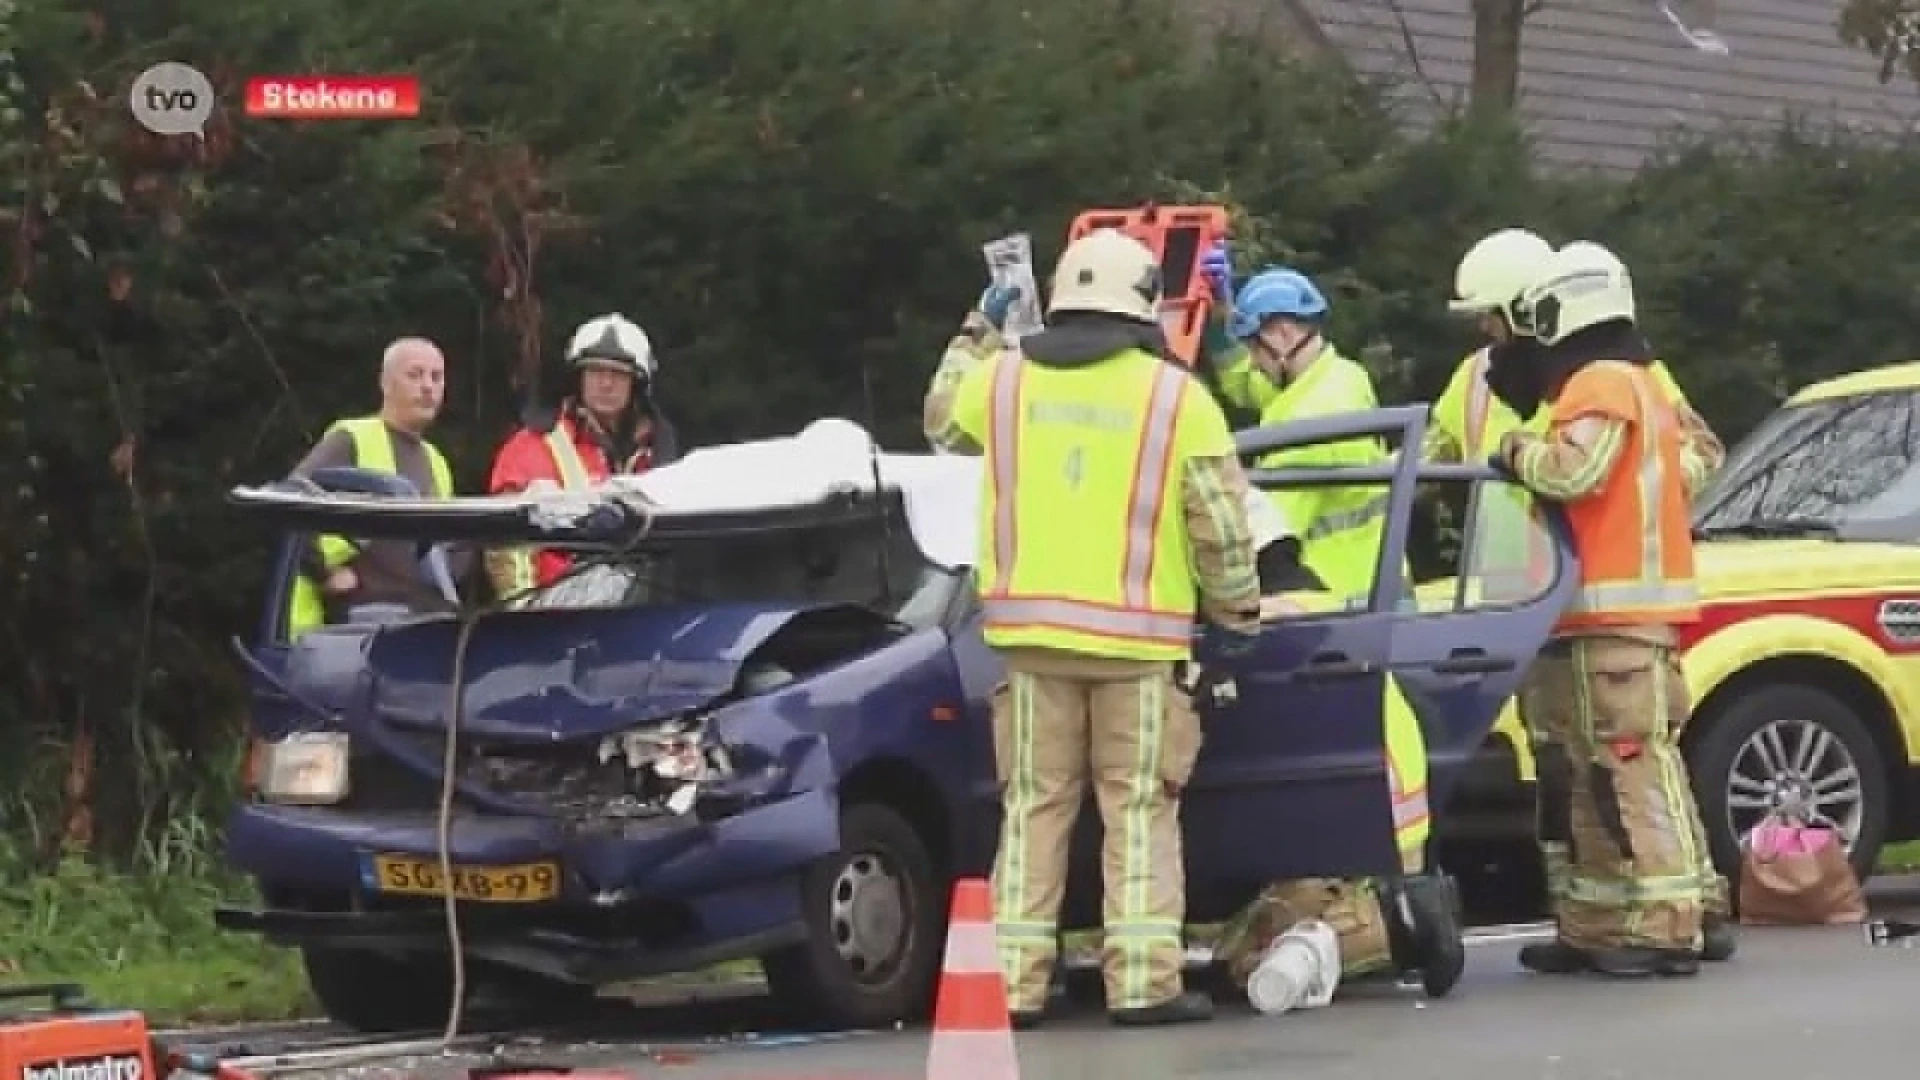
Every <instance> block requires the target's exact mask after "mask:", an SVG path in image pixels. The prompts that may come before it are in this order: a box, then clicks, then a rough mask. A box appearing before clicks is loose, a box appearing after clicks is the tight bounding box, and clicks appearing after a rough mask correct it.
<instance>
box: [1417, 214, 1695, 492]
mask: <svg viewBox="0 0 1920 1080" xmlns="http://www.w3.org/2000/svg"><path fill="white" fill-rule="evenodd" d="M1574 243H1575V244H1583V245H1584V244H1585V243H1586V241H1581V240H1576V241H1574ZM1569 246H1572V245H1569ZM1600 250H1601V251H1604V250H1605V249H1600ZM1552 252H1553V247H1552V245H1550V244H1548V243H1547V241H1546V240H1544V239H1542V238H1541V237H1540V236H1538V235H1536V234H1534V233H1531V232H1528V231H1527V230H1525V229H1500V230H1498V231H1496V232H1493V233H1490V234H1488V235H1487V236H1485V237H1483V238H1481V240H1480V241H1479V242H1478V243H1476V244H1474V245H1473V247H1471V248H1469V249H1467V253H1466V254H1465V255H1464V256H1462V257H1461V259H1460V265H1459V266H1458V268H1457V269H1455V271H1454V278H1453V299H1451V300H1449V301H1448V302H1447V309H1448V310H1449V311H1451V312H1453V313H1454V314H1456V315H1467V316H1471V317H1472V318H1474V319H1475V320H1477V322H1478V325H1479V329H1480V332H1481V333H1482V334H1483V335H1485V336H1486V338H1487V344H1486V345H1485V346H1483V347H1481V348H1479V349H1476V350H1474V351H1473V352H1471V353H1469V354H1467V356H1466V357H1465V358H1464V359H1462V360H1461V361H1460V366H1459V367H1456V368H1455V369H1454V371H1453V377H1452V378H1451V379H1449V380H1448V381H1447V387H1446V389H1445V390H1444V391H1442V393H1441V395H1440V400H1439V401H1437V402H1435V403H1434V406H1433V420H1432V426H1431V427H1429V428H1428V429H1427V440H1426V447H1425V450H1426V456H1427V457H1428V458H1429V459H1431V460H1434V461H1480V460H1483V459H1484V458H1485V457H1486V456H1487V454H1489V453H1490V452H1492V450H1493V449H1494V448H1495V447H1497V446H1499V445H1500V440H1501V439H1502V438H1503V437H1505V436H1506V434H1507V433H1508V432H1510V431H1514V430H1517V429H1519V428H1521V427H1523V426H1524V427H1527V428H1529V429H1530V430H1533V431H1539V430H1542V425H1544V423H1545V422H1546V416H1547V413H1546V410H1544V409H1542V408H1540V404H1539V400H1538V391H1537V390H1529V389H1528V388H1527V387H1525V386H1517V387H1515V390H1517V391H1518V392H1519V394H1518V396H1520V397H1521V402H1520V403H1521V405H1523V406H1524V405H1526V404H1529V403H1531V404H1532V405H1533V409H1532V410H1531V411H1530V412H1528V413H1527V414H1526V416H1527V419H1526V420H1525V421H1524V422H1523V421H1522V420H1521V415H1520V414H1519V413H1516V412H1515V411H1514V408H1513V406H1511V405H1508V404H1507V403H1506V402H1505V401H1503V400H1501V399H1500V398H1499V397H1497V396H1495V395H1493V394H1492V393H1491V392H1490V391H1489V390H1488V388H1487V381H1486V374H1487V363H1488V360H1489V358H1490V356H1491V355H1492V351H1493V350H1494V349H1496V348H1498V347H1500V346H1501V345H1503V344H1507V343H1510V342H1512V340H1513V335H1512V331H1511V328H1510V327H1509V326H1508V325H1507V322H1506V317H1505V315H1504V314H1503V312H1504V311H1505V307H1506V304H1507V303H1508V301H1510V300H1512V299H1513V297H1514V295H1515V294H1516V293H1517V292H1518V291H1519V283H1520V282H1521V281H1523V280H1524V279H1525V277H1526V275H1527V274H1528V273H1529V272H1530V271H1531V270H1533V269H1534V268H1535V267H1537V266H1538V265H1539V263H1540V261H1541V260H1542V259H1544V258H1546V257H1547V256H1548V255H1550V254H1552ZM1603 257H1605V256H1603ZM1649 370H1650V371H1651V373H1652V375H1653V377H1654V379H1655V380H1657V381H1658V383H1659V387H1660V390H1661V392H1662V393H1663V394H1665V395H1666V398H1667V400H1668V401H1670V402H1672V403H1673V406H1674V408H1675V410H1676V411H1677V412H1678V413H1679V416H1680V422H1681V431H1682V433H1683V435H1684V437H1685V446H1684V450H1685V453H1686V458H1685V462H1684V464H1685V469H1686V480H1687V492H1688V494H1689V495H1690V496H1691V495H1693V494H1696V493H1698V491H1699V490H1700V489H1701V488H1702V487H1704V486H1705V485H1706V481H1707V479H1708V478H1709V477H1711V476H1712V475H1713V473H1714V472H1715V471H1716V470H1718V469H1719V467H1720V464H1721V462H1722V461H1724V460H1725V459H1726V447H1725V446H1723V445H1722V444H1721V442H1720V439H1719V437H1718V436H1716V435H1715V434H1714V433H1713V428H1712V427H1710V426H1708V424H1707V422H1706V420H1704V419H1702V418H1701V416H1700V414H1699V413H1698V412H1697V411H1695V409H1694V408H1693V405H1692V403H1690V402H1689V401H1688V400H1687V395H1686V393H1685V391H1683V390H1681V389H1680V384H1679V383H1678V382H1677V381H1675V379H1674V377H1673V372H1671V371H1670V370H1668V368H1667V365H1666V364H1665V363H1664V362H1663V361H1661V360H1658V359H1655V360H1653V361H1652V362H1651V364H1650V365H1649Z"/></svg>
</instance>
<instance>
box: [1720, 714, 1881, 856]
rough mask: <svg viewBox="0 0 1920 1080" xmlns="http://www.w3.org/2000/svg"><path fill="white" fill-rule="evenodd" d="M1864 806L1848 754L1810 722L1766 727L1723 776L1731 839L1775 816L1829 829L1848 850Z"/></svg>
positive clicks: (1837, 739)
mask: <svg viewBox="0 0 1920 1080" xmlns="http://www.w3.org/2000/svg"><path fill="white" fill-rule="evenodd" d="M1865 805H1866V785H1865V783H1864V782H1863V781H1862V779H1861V774H1860V763H1859V762H1858V761H1855V760H1854V756H1853V752H1852V751H1851V750H1849V749H1848V748H1847V744H1846V743H1845V742H1843V741H1842V740H1841V739H1840V737H1839V736H1837V735H1835V734H1834V733H1833V732H1832V731H1830V730H1828V729H1827V728H1826V727H1825V726H1824V725H1822V724H1817V723H1814V722H1812V721H1810V720H1805V719H1799V718H1783V719H1779V720H1774V721H1771V722H1770V723H1767V724H1765V725H1764V726H1762V727H1761V728H1760V729H1759V730H1758V731H1755V732H1754V733H1753V734H1752V735H1750V736H1748V737H1747V739H1746V741H1745V742H1743V743H1741V744H1740V748H1739V749H1738V750H1736V751H1735V752H1734V756H1733V767H1732V768H1731V769H1729V770H1728V772H1727V816H1728V818H1729V824H1731V825H1732V827H1733V831H1734V835H1735V836H1744V835H1745V834H1746V832H1747V830H1749V829H1751V828H1753V827H1754V826H1755V825H1757V824H1759V823H1760V821H1761V820H1762V819H1764V818H1765V817H1766V816H1767V814H1769V813H1775V812H1777V813H1781V814H1787V815H1793V816H1796V817H1799V818H1802V819H1804V820H1806V821H1808V822H1811V823H1812V824H1815V825H1825V826H1827V827H1829V828H1832V829H1834V830H1835V831H1837V832H1838V833H1839V834H1840V837H1841V839H1842V840H1844V841H1845V843H1846V847H1847V850H1849V851H1852V850H1853V847H1854V844H1855V842H1856V841H1858V840H1859V838H1860V827H1861V823H1862V820H1863V818H1864V811H1865Z"/></svg>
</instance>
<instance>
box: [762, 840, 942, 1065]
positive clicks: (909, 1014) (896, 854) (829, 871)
mask: <svg viewBox="0 0 1920 1080" xmlns="http://www.w3.org/2000/svg"><path fill="white" fill-rule="evenodd" d="M944 886H945V883H944V882H943V881H940V880H939V879H938V878H937V875H936V874H935V871H934V868H933V860H932V858H931V857H930V856H929V855H928V854H927V848H926V845H925V844H924V843H923V842H922V841H921V839H920V835H919V833H917V832H915V831H914V828H913V826H912V825H911V824H909V823H908V822H907V820H906V819H905V818H903V817H901V816H900V815H899V814H898V813H895V812H894V811H893V810H891V809H889V808H888V807H885V806H881V805H878V804H875V803H865V804H861V805H857V806H852V807H848V808H847V810H846V811H845V812H844V813H843V814H842V815H841V818H840V850H839V851H838V852H836V853H835V854H833V855H831V856H829V857H827V858H825V859H822V860H821V861H819V862H818V863H815V864H814V865H813V866H812V867H811V868H809V869H808V871H807V874H806V878H805V880H804V881H803V882H802V884H801V904H802V905H803V910H804V912H805V918H806V923H807V940H806V941H804V942H802V943H800V944H798V945H794V946H790V947H788V948H785V949H781V950H779V951H778V952H773V953H769V954H767V955H766V956H765V957H763V958H762V959H761V966H762V968H763V969H764V970H765V972H766V977H767V986H768V989H770V990H771V991H772V992H773V994H774V997H775V998H776V999H778V1000H779V1001H780V1002H781V1004H782V1005H783V1006H785V1007H786V1008H787V1009H789V1010H791V1011H793V1012H796V1013H798V1014H800V1015H802V1016H805V1017H806V1018H808V1019H811V1020H817V1021H819V1022H821V1023H825V1024H831V1025H833V1026H836V1027H882V1026H886V1025H890V1024H893V1023H895V1022H901V1021H907V1020H912V1019H917V1018H918V1017H919V1016H920V1015H921V1014H922V1013H923V1012H924V1011H925V1010H926V1007H927V1005H928V1003H929V1001H930V1000H931V998H932V991H933V983H934V979H935V977H936V976H937V975H938V973H939V968H940V956H941V950H942V948H943V947H944V945H945V941H946V935H945V932H944V930H945V923H946V914H947V913H946V897H945V896H944V895H943V891H944Z"/></svg>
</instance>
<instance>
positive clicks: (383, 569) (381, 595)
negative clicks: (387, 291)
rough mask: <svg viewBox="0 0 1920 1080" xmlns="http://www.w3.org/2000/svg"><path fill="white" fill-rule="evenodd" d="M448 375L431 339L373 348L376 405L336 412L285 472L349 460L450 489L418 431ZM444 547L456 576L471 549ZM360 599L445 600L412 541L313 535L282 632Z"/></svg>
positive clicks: (436, 605)
mask: <svg viewBox="0 0 1920 1080" xmlns="http://www.w3.org/2000/svg"><path fill="white" fill-rule="evenodd" d="M446 379H447V365H446V358H445V357H444V356H442V355H441V353H440V348H439V346H437V345H435V344H434V343H433V342H431V341H428V340H427V339H425V338H419V337H403V338H400V339H398V340H396V341H394V342H393V343H392V344H391V345H388V346H387V348H386V351H385V352H384V353H383V354H381V358H380V411H379V412H378V413H375V414H374V415H372V416H361V417H354V418H351V419H346V420H339V421H336V422H335V423H334V424H333V426H332V427H330V428H328V429H327V433H326V435H325V436H323V437H322V438H321V439H320V441H319V442H318V443H317V444H315V446H314V448H313V449H312V450H310V451H308V452H307V456H306V457H305V458H303V459H302V460H301V462H300V464H299V465H297V466H295V467H294V470H293V475H295V476H306V475H309V474H311V473H312V472H313V471H314V470H316V469H328V468H337V467H340V466H357V467H359V468H362V469H369V470H372V471H375V472H383V473H390V474H397V475H399V476H403V477H405V478H406V479H407V480H409V481H411V482H412V483H413V486H414V489H415V490H417V491H419V492H421V493H422V494H426V495H438V496H450V495H452V494H454V489H453V477H452V474H451V472H450V470H449V469H448V468H447V460H446V458H445V457H444V456H442V455H441V453H440V451H439V449H438V448H436V447H435V446H434V445H433V444H432V443H430V442H428V441H427V439H426V432H427V429H428V428H429V427H431V426H432V425H433V422H434V419H435V418H437V417H438V416H439V415H440V403H441V402H442V401H443V400H444V399H445V396H446ZM449 554H450V560H449V561H450V563H451V566H450V569H451V570H452V572H453V576H454V579H455V580H456V581H458V580H460V579H461V578H464V577H465V576H466V574H467V571H468V570H469V569H470V568H471V565H472V556H471V554H470V553H468V552H464V551H455V552H450V553H449ZM368 604H400V605H404V606H405V607H407V608H408V609H410V610H413V611H437V610H443V609H445V608H446V606H447V604H446V601H445V599H444V598H442V597H441V595H440V594H439V592H438V590H437V589H435V588H434V586H433V584H432V582H431V580H430V579H429V578H428V576H427V575H426V574H425V573H424V572H423V570H422V568H421V565H420V558H419V553H418V549H417V547H416V545H414V544H413V543H411V542H410V541H406V540H371V541H367V542H365V543H363V544H360V545H357V546H356V545H355V544H352V543H349V542H348V541H346V540H344V539H342V538H340V537H334V536H323V537H319V538H318V539H316V540H315V541H314V542H313V543H311V544H309V545H308V546H307V549H306V551H305V553H304V554H303V556H302V558H301V563H300V574H299V576H298V577H297V578H296V580H295V582H294V589H293V595H292V596H291V597H290V598H289V610H288V619H287V622H288V626H287V631H288V637H289V638H297V637H299V636H300V635H301V634H302V633H304V632H306V631H307V630H309V629H311V628H312V627H314V626H317V625H319V624H320V623H321V622H323V621H324V622H337V621H339V620H340V619H341V618H343V617H344V616H346V615H347V614H348V613H350V612H351V611H352V610H353V609H354V608H357V607H361V606H362V605H368Z"/></svg>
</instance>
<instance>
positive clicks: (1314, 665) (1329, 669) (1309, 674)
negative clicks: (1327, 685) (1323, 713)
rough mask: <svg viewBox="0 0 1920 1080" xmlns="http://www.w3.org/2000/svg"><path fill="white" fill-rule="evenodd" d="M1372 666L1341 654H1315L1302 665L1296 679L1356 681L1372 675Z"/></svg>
mask: <svg viewBox="0 0 1920 1080" xmlns="http://www.w3.org/2000/svg"><path fill="white" fill-rule="evenodd" d="M1373 671H1374V666H1373V665H1372V664H1369V663H1367V662H1366V661H1364V660H1354V659H1351V658H1349V657H1348V656H1347V654H1346V653H1342V652H1324V653H1318V654H1316V655H1315V656H1314V657H1313V658H1312V659H1311V660H1308V661H1307V662H1306V664H1304V665H1302V666H1301V668H1300V671H1299V672H1298V677H1299V678H1301V679H1307V680H1320V679H1357V678H1359V677H1361V676H1363V675H1371V674H1373Z"/></svg>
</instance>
